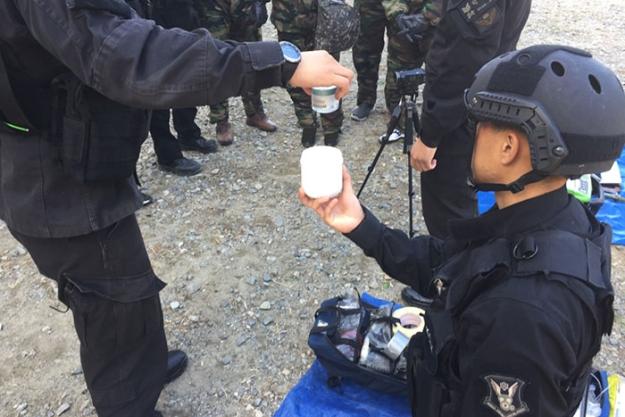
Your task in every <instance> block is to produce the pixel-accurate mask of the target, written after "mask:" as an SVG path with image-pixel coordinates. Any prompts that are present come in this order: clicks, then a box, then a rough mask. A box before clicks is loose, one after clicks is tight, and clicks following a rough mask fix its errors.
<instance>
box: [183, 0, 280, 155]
mask: <svg viewBox="0 0 625 417" xmlns="http://www.w3.org/2000/svg"><path fill="white" fill-rule="evenodd" d="M193 1H194V4H195V7H196V9H197V11H198V15H199V20H200V24H201V26H202V27H205V28H206V29H208V30H209V31H210V32H211V34H212V35H213V36H214V37H216V38H217V39H220V40H227V39H230V40H235V41H239V42H253V41H260V40H262V36H261V33H260V27H261V26H262V25H263V24H264V23H265V22H266V21H267V9H266V4H265V3H266V2H267V1H268V0H213V1H206V0H193ZM241 99H242V100H243V107H244V108H245V114H246V115H247V120H246V123H247V125H248V126H252V127H256V128H258V129H260V130H263V131H265V132H275V131H276V129H277V126H276V125H275V124H274V123H273V122H272V121H271V120H269V118H268V117H267V115H266V114H265V110H264V108H263V103H262V101H261V98H260V92H254V93H247V94H244V95H243V96H242V97H241ZM210 122H211V123H212V124H216V125H217V126H216V132H217V141H218V142H219V143H220V144H221V145H223V146H227V145H230V144H232V142H233V140H234V134H233V132H232V126H231V125H230V122H229V112H228V101H224V102H222V103H218V104H214V105H211V106H210Z"/></svg>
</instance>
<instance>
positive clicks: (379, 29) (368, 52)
mask: <svg viewBox="0 0 625 417" xmlns="http://www.w3.org/2000/svg"><path fill="white" fill-rule="evenodd" d="M354 7H356V9H357V10H358V12H359V13H360V36H359V37H358V40H357V41H356V44H355V45H354V48H353V49H352V55H353V59H354V67H356V73H357V75H358V98H357V103H358V104H361V103H370V104H371V105H374V104H375V101H376V98H377V89H378V71H379V67H380V60H381V59H382V51H383V50H384V31H385V30H386V32H387V34H388V54H387V64H386V65H387V70H386V82H385V85H384V98H385V101H386V108H387V109H388V111H389V112H391V111H393V109H394V108H395V107H396V106H397V104H399V101H400V99H401V92H400V91H399V89H398V86H397V81H396V78H395V71H398V70H406V69H412V68H417V67H420V66H421V65H423V61H424V59H425V53H423V52H422V51H420V50H419V48H418V47H417V46H415V45H413V44H411V43H410V42H408V41H406V40H404V39H403V37H400V36H397V34H396V33H395V30H394V29H393V28H392V27H391V26H392V25H391V24H390V22H388V21H387V19H386V15H385V14H384V8H383V7H382V3H381V1H380V0H354Z"/></svg>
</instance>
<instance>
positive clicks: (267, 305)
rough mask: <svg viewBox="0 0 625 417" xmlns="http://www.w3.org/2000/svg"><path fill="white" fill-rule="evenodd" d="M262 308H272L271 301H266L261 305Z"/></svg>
mask: <svg viewBox="0 0 625 417" xmlns="http://www.w3.org/2000/svg"><path fill="white" fill-rule="evenodd" d="M260 309H261V310H271V303H270V302H269V301H265V302H263V303H262V304H261V305H260Z"/></svg>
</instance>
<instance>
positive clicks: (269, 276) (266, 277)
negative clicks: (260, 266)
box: [263, 274, 271, 282]
mask: <svg viewBox="0 0 625 417" xmlns="http://www.w3.org/2000/svg"><path fill="white" fill-rule="evenodd" d="M263 281H264V282H271V275H269V274H265V275H264V276H263Z"/></svg>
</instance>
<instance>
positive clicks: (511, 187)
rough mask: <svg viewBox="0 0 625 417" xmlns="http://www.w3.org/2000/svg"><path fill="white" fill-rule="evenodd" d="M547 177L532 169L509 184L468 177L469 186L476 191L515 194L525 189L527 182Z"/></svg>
mask: <svg viewBox="0 0 625 417" xmlns="http://www.w3.org/2000/svg"><path fill="white" fill-rule="evenodd" d="M546 177H547V175H546V174H541V173H539V172H537V171H530V172H528V173H527V174H525V175H523V176H522V177H520V178H518V179H517V180H516V181H513V182H511V183H509V184H494V183H476V182H475V180H474V179H473V177H469V178H467V183H468V185H469V187H471V188H473V189H474V190H475V191H495V192H497V191H510V192H512V193H513V194H516V193H518V192H521V191H523V189H525V186H526V185H527V184H531V183H533V182H538V181H540V180H542V179H543V178H546Z"/></svg>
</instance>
